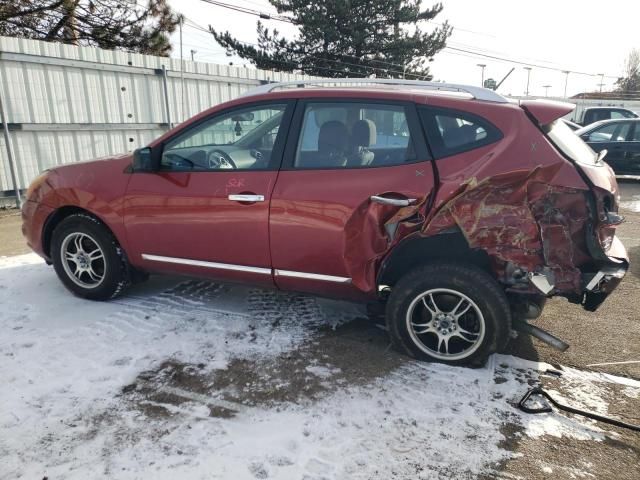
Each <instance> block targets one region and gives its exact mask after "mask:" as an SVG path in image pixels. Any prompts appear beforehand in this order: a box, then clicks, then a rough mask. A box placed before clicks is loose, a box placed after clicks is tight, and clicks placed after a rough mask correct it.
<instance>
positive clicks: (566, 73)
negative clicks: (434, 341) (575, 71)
mask: <svg viewBox="0 0 640 480" xmlns="http://www.w3.org/2000/svg"><path fill="white" fill-rule="evenodd" d="M562 73H564V74H565V77H564V98H567V85H568V84H569V74H570V73H571V72H570V71H569V70H564V71H563V72H562Z"/></svg>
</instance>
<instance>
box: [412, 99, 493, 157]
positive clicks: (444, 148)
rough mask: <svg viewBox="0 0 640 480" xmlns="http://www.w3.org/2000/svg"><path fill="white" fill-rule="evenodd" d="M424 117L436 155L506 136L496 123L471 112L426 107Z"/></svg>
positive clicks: (421, 111)
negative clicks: (494, 124) (491, 122)
mask: <svg viewBox="0 0 640 480" xmlns="http://www.w3.org/2000/svg"><path fill="white" fill-rule="evenodd" d="M420 116H421V118H422V121H423V123H424V125H425V128H426V130H427V135H428V141H429V144H430V145H431V148H432V150H433V153H434V156H435V157H436V158H442V157H447V156H450V155H455V154H458V153H462V152H466V151H468V150H473V149H476V148H479V147H482V146H485V145H489V144H491V143H493V142H496V141H498V140H499V139H500V138H502V133H501V132H500V130H498V129H497V128H496V127H495V126H493V125H492V124H490V123H489V122H488V121H486V120H484V119H482V118H480V117H478V116H476V115H473V114H470V113H466V112H457V111H450V110H446V109H440V108H422V109H420Z"/></svg>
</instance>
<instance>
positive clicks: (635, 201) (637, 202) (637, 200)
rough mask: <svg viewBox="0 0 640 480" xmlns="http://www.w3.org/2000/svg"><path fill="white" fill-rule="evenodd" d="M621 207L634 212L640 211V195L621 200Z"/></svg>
mask: <svg viewBox="0 0 640 480" xmlns="http://www.w3.org/2000/svg"><path fill="white" fill-rule="evenodd" d="M620 207H622V208H626V209H627V210H631V211H632V212H640V195H633V196H632V197H631V200H627V201H624V202H621V203H620Z"/></svg>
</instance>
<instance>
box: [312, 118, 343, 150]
mask: <svg viewBox="0 0 640 480" xmlns="http://www.w3.org/2000/svg"><path fill="white" fill-rule="evenodd" d="M348 144H349V133H348V132H347V127H346V126H345V124H344V123H342V122H339V121H337V120H331V121H329V122H326V123H323V124H322V126H321V127H320V132H319V133H318V151H319V152H346V151H347V147H348Z"/></svg>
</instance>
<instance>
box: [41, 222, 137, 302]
mask: <svg viewBox="0 0 640 480" xmlns="http://www.w3.org/2000/svg"><path fill="white" fill-rule="evenodd" d="M51 259H52V261H53V267H54V268H55V271H56V273H57V274H58V277H59V278H60V280H61V281H62V283H63V284H64V285H65V287H67V288H68V289H69V290H71V291H72V292H73V293H75V294H76V295H78V296H79V297H83V298H87V299H90V300H108V299H110V298H114V297H116V296H117V295H118V294H120V293H121V292H122V291H123V290H124V288H125V287H126V286H127V285H128V284H129V283H130V276H129V273H128V269H127V264H126V261H125V258H124V254H123V252H122V249H121V248H120V246H119V245H118V242H117V241H116V239H115V238H114V236H113V235H112V234H111V232H110V231H109V230H108V229H107V228H106V227H105V226H104V225H103V224H102V223H101V222H99V221H98V220H96V219H95V218H93V217H91V216H89V215H86V214H82V213H80V214H74V215H70V216H68V217H67V218H65V219H64V220H62V221H61V222H60V224H59V225H58V226H56V228H55V230H54V231H53V236H52V239H51Z"/></svg>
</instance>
